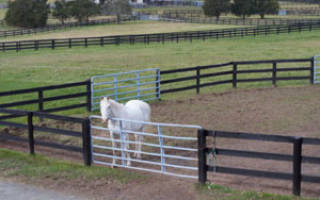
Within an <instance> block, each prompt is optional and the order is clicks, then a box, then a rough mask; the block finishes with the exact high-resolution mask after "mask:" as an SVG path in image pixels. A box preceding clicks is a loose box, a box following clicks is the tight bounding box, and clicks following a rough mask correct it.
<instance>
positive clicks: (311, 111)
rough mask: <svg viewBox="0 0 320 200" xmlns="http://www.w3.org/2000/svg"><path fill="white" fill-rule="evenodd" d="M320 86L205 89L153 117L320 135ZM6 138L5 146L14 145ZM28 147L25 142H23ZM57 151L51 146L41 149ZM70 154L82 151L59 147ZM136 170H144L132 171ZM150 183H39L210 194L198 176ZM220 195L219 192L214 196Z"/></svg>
mask: <svg viewBox="0 0 320 200" xmlns="http://www.w3.org/2000/svg"><path fill="white" fill-rule="evenodd" d="M319 99H320V87H319V86H317V85H313V86H302V87H285V88H266V89H237V90H232V91H229V92H225V93H213V94H201V95H197V96H191V97H187V98H185V99H181V100H173V101H161V102H158V103H154V104H153V105H152V121H159V122H173V123H184V124H198V125H201V126H202V127H204V128H206V129H210V130H225V131H238V132H253V133H266V134H281V135H295V136H304V137H317V138H320V131H319V130H320V109H318V107H317V105H318V102H319ZM9 146H11V147H12V145H10V143H6V144H4V143H2V144H1V145H0V147H9ZM217 146H218V147H220V148H231V149H241V150H254V151H266V152H274V153H287V154H291V152H292V146H290V145H280V144H279V143H276V144H274V143H266V142H252V141H235V140H225V139H217ZM21 148H24V147H21ZM39 150H41V151H43V152H45V153H46V154H56V153H52V152H51V150H46V149H45V148H43V149H39ZM319 152H320V147H312V146H307V147H306V148H304V149H303V154H305V155H308V156H317V157H319ZM63 155H64V158H65V159H68V157H73V158H74V159H75V160H78V158H81V157H80V156H78V157H77V156H76V155H70V154H69V153H63V152H59V151H58V157H60V156H63ZM217 162H218V164H219V165H222V166H234V167H240V168H241V167H243V168H252V169H257V170H259V169H261V170H271V171H281V172H290V171H291V170H292V169H291V164H290V163H286V162H270V161H262V160H254V159H240V158H234V157H229V158H227V157H222V156H221V157H218V158H217ZM303 172H304V173H306V174H310V175H311V174H312V175H318V174H319V172H320V166H319V165H318V166H317V165H307V164H305V165H303ZM132 173H140V172H136V171H132ZM210 174H211V175H210V177H209V178H210V181H211V182H213V183H216V184H220V185H227V186H230V187H232V188H236V189H240V190H255V191H264V192H275V193H281V194H290V193H291V183H290V182H289V181H275V180H272V179H270V180H269V179H259V178H251V177H250V178H249V177H244V176H229V175H221V174H216V175H214V174H213V173H210ZM148 176H149V178H148V179H147V180H146V181H145V182H143V183H142V182H137V183H129V184H118V183H112V182H108V181H107V180H106V181H105V182H104V181H100V182H97V183H90V184H89V185H88V184H85V183H83V182H80V183H79V182H77V183H74V182H72V181H69V180H45V181H41V182H39V183H36V184H39V185H48V186H49V185H50V187H52V188H54V189H57V190H61V191H65V192H70V193H77V194H81V195H84V194H85V195H86V196H87V197H88V198H90V199H142V200H143V199H202V198H205V199H208V198H209V197H207V196H203V195H201V194H200V193H199V192H198V191H197V190H196V187H195V186H194V183H195V181H192V180H184V179H177V178H173V177H167V176H160V175H153V174H148ZM302 194H303V195H305V196H317V197H319V196H320V185H319V184H318V185H316V184H303V185H302ZM210 198H212V199H214V197H210Z"/></svg>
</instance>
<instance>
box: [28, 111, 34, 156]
mask: <svg viewBox="0 0 320 200" xmlns="http://www.w3.org/2000/svg"><path fill="white" fill-rule="evenodd" d="M32 118H33V113H32V112H29V113H28V140H29V151H30V154H32V155H33V154H34V136H33V120H32Z"/></svg>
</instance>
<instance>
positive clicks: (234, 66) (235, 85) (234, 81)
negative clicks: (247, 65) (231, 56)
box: [232, 63, 237, 88]
mask: <svg viewBox="0 0 320 200" xmlns="http://www.w3.org/2000/svg"><path fill="white" fill-rule="evenodd" d="M232 87H233V88H237V64H235V63H233V73H232Z"/></svg>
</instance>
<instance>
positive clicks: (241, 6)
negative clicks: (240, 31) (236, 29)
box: [231, 0, 254, 19]
mask: <svg viewBox="0 0 320 200" xmlns="http://www.w3.org/2000/svg"><path fill="white" fill-rule="evenodd" d="M233 2H234V3H233V4H232V6H231V11H232V13H233V14H235V15H237V16H242V18H243V19H245V17H246V16H250V15H251V14H253V13H254V0H234V1H233Z"/></svg>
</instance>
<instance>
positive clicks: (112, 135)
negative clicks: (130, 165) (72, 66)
mask: <svg viewBox="0 0 320 200" xmlns="http://www.w3.org/2000/svg"><path fill="white" fill-rule="evenodd" d="M110 137H111V142H112V155H113V156H116V150H115V148H117V144H116V142H114V134H113V132H112V131H110ZM115 164H116V159H115V158H112V168H113V166H114V165H115Z"/></svg>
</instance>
